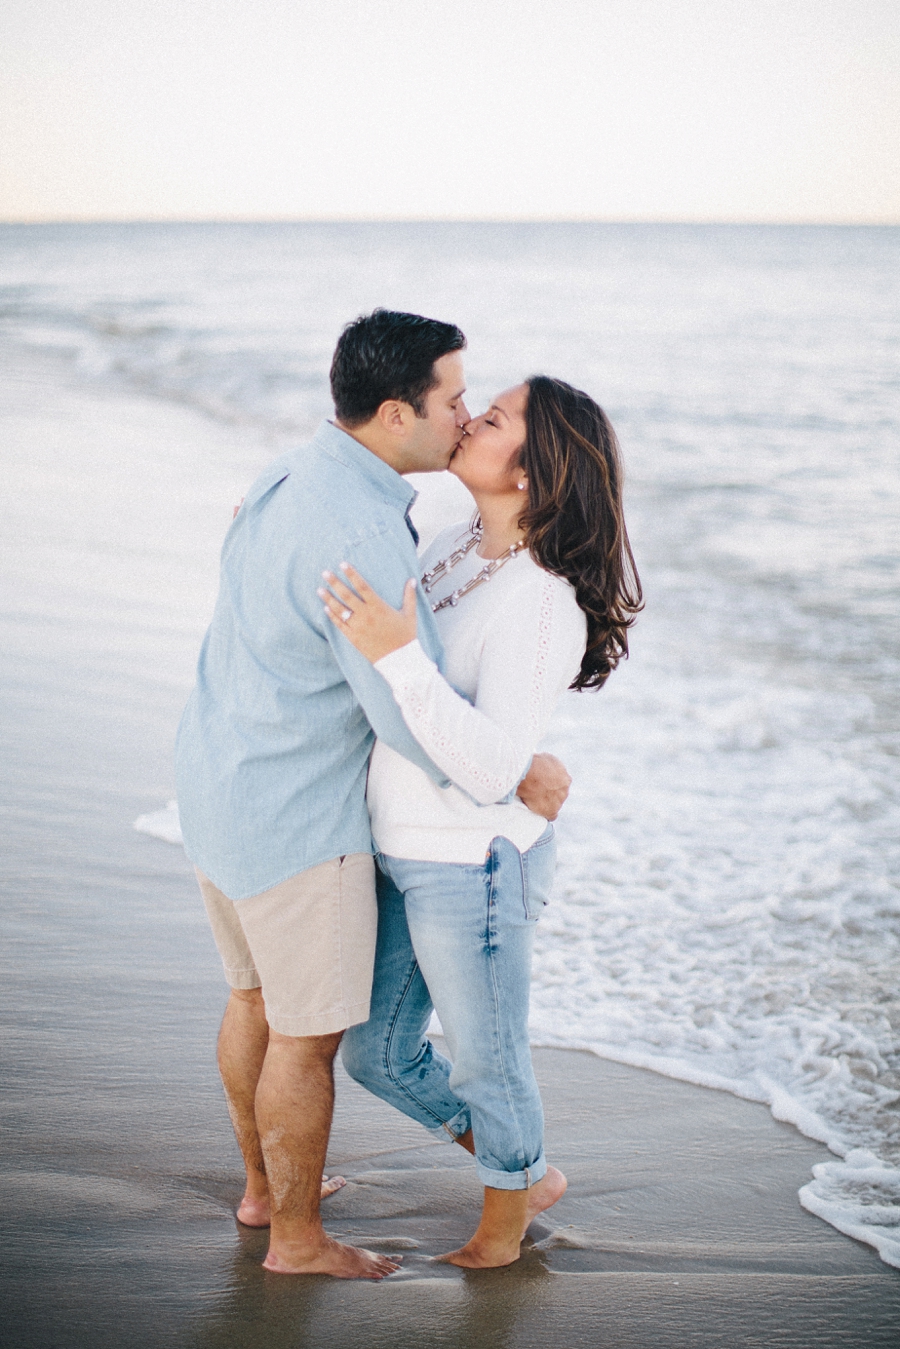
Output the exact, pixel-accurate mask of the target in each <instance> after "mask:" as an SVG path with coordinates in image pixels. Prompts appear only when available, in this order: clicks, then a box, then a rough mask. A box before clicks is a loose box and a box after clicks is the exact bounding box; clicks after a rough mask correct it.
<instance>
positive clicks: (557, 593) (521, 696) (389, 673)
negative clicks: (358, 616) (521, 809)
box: [375, 573, 586, 805]
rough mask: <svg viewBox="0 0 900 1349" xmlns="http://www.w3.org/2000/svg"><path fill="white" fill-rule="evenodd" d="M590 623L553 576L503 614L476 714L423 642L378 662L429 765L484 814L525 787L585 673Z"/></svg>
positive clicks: (486, 659) (482, 673)
mask: <svg viewBox="0 0 900 1349" xmlns="http://www.w3.org/2000/svg"><path fill="white" fill-rule="evenodd" d="M585 632H586V627H585V618H584V614H583V613H582V612H581V610H580V609H579V608H578V606H577V604H576V603H575V597H574V593H573V592H572V590H571V588H570V587H569V586H567V585H566V583H565V582H563V581H561V580H560V579H559V578H558V577H555V576H551V575H549V574H548V573H544V574H543V576H542V577H541V578H540V584H539V585H535V586H529V587H528V588H527V589H525V588H523V593H521V594H517V595H516V600H515V603H512V604H509V605H507V606H506V607H504V609H503V610H501V611H499V612H498V613H497V615H496V621H495V622H494V623H493V624H492V626H491V630H490V632H489V633H488V635H487V637H486V638H485V642H484V646H483V648H482V653H481V660H480V662H479V670H478V690H477V693H476V697H475V703H474V706H473V705H472V704H470V703H469V702H467V701H466V699H465V698H463V697H462V696H461V695H460V694H458V693H457V692H456V690H455V689H454V688H452V686H451V685H450V684H448V683H447V680H446V679H445V678H444V677H443V675H442V674H441V673H440V671H439V670H438V668H437V666H436V665H435V663H434V662H433V661H432V660H430V659H429V658H428V656H427V655H426V653H425V651H424V650H423V649H422V647H421V645H420V643H419V642H418V641H413V642H410V643H408V645H407V646H404V647H401V648H400V649H399V650H398V651H392V652H391V653H390V654H389V655H387V656H383V657H382V658H381V660H379V661H376V663H375V669H376V670H378V672H379V673H380V674H382V675H383V676H384V678H385V679H386V680H387V683H388V684H389V686H390V689H391V691H392V693H393V695H394V698H395V699H396V700H397V704H398V706H399V708H400V710H401V711H402V713H403V719H404V721H405V722H406V725H407V726H408V727H409V729H410V731H411V732H412V733H413V735H414V736H415V738H416V740H417V741H418V743H419V744H420V745H421V746H422V748H423V749H424V750H425V751H426V753H427V754H428V756H429V758H430V759H431V760H432V761H433V762H434V763H435V764H437V765H438V767H439V768H442V769H443V771H444V772H445V773H446V774H447V776H448V777H449V778H451V779H452V780H453V782H455V783H456V784H457V786H459V787H462V788H463V790H464V791H466V792H468V793H469V795H470V796H471V797H472V798H473V799H474V800H475V801H477V802H478V804H479V805H491V804H493V803H494V802H496V801H501V800H503V798H504V797H506V796H508V795H509V793H510V792H511V791H512V789H513V788H514V787H515V786H516V785H517V784H518V783H519V782H520V781H521V779H522V776H523V774H524V772H525V769H526V768H527V766H528V763H529V761H530V759H531V757H532V755H533V754H534V751H535V749H536V747H537V744H538V741H539V740H540V739H541V737H542V736H543V735H544V733H545V732H546V730H547V727H548V725H549V722H550V717H551V714H552V712H553V708H554V707H555V705H556V703H557V701H558V700H559V698H560V696H561V695H562V693H563V692H564V691H565V689H567V688H568V686H569V684H571V682H572V680H573V679H574V677H575V675H576V674H577V673H578V668H579V665H580V663H581V657H582V655H583V654H584V644H585Z"/></svg>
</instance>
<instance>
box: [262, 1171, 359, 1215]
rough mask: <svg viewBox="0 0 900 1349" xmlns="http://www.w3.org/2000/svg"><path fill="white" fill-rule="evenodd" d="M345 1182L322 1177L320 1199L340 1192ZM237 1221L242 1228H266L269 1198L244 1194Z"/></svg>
mask: <svg viewBox="0 0 900 1349" xmlns="http://www.w3.org/2000/svg"><path fill="white" fill-rule="evenodd" d="M346 1184H347V1182H346V1181H345V1180H344V1177H343V1176H331V1177H329V1176H325V1175H323V1176H322V1198H323V1199H327V1198H328V1196H329V1195H330V1194H336V1193H337V1192H338V1190H342V1189H343V1188H344V1186H345V1185H346ZM237 1220H238V1222H239V1223H241V1224H242V1226H244V1227H268V1226H269V1222H270V1215H269V1196H268V1195H264V1196H263V1197H262V1198H256V1197H255V1196H251V1195H249V1194H245V1195H244V1197H243V1199H242V1200H241V1202H240V1204H239V1206H238V1211H237Z"/></svg>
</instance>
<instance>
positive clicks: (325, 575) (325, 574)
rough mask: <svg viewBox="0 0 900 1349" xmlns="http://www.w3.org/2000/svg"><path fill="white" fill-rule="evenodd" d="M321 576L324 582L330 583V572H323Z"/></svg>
mask: <svg viewBox="0 0 900 1349" xmlns="http://www.w3.org/2000/svg"><path fill="white" fill-rule="evenodd" d="M322 575H323V576H324V577H325V580H326V581H330V580H331V572H330V571H323V572H322Z"/></svg>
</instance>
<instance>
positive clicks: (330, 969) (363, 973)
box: [197, 853, 378, 1035]
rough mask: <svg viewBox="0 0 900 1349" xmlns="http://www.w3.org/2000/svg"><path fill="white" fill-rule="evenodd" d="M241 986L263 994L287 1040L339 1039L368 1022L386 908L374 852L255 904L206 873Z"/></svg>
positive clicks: (287, 884)
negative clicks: (378, 895)
mask: <svg viewBox="0 0 900 1349" xmlns="http://www.w3.org/2000/svg"><path fill="white" fill-rule="evenodd" d="M197 879H198V880H199V882H200V890H201V893H202V895H203V902H204V903H205V905H206V911H207V913H208V914H209V920H210V922H211V923H212V930H213V936H214V937H215V939H216V945H217V946H218V948H219V955H220V956H221V957H222V964H223V965H224V966H225V978H226V979H227V980H228V982H229V984H230V985H231V987H232V988H261V989H262V995H263V1000H264V1002H265V1004H266V1020H267V1021H268V1023H269V1025H270V1026H271V1028H272V1030H274V1031H278V1032H279V1034H281V1035H331V1034H333V1033H334V1032H335V1031H340V1030H346V1029H347V1027H348V1026H355V1025H357V1024H358V1023H359V1022H361V1021H368V1019H369V998H370V996H371V992H372V970H373V967H374V963H375V935H376V932H377V928H378V907H377V904H376V900H375V864H374V859H373V858H372V857H370V855H369V854H368V853H350V854H349V855H348V856H347V857H335V858H333V859H332V860H331V861H330V862H322V863H320V865H319V866H317V867H310V868H309V870H308V871H301V872H298V874H297V875H296V876H290V877H289V878H288V879H287V880H286V881H282V882H281V884H280V885H276V886H273V888H272V889H271V890H264V891H263V893H262V894H261V895H253V896H251V898H250V899H239V900H233V899H229V898H228V897H227V895H223V894H222V891H221V890H219V889H217V888H216V886H214V885H213V883H212V881H210V880H208V879H207V877H206V876H204V875H203V873H202V872H200V871H198V872H197Z"/></svg>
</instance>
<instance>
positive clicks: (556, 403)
mask: <svg viewBox="0 0 900 1349" xmlns="http://www.w3.org/2000/svg"><path fill="white" fill-rule="evenodd" d="M526 383H527V385H528V408H527V411H526V414H525V422H526V427H527V432H526V436H525V444H524V446H523V447H522V456H521V463H522V467H523V468H524V469H525V472H526V473H527V475H528V509H527V510H526V511H525V512H524V513H523V515H522V516H521V517H520V520H519V524H520V526H521V527H522V529H523V530H524V533H525V539H526V542H527V544H528V547H529V549H530V550H531V554H532V556H533V557H534V559H535V561H536V562H537V563H538V564H539V565H540V566H542V567H543V568H544V570H545V571H549V572H553V573H554V575H556V576H562V577H565V579H566V580H567V581H569V582H570V583H571V585H572V586H573V588H574V590H575V597H576V599H577V601H578V605H579V607H580V608H581V609H582V610H583V611H584V613H585V615H586V617H587V649H586V650H585V653H584V658H583V660H582V662H581V669H580V670H579V672H578V675H577V677H576V678H575V680H574V681H573V683H572V685H571V687H572V688H573V689H599V688H601V687H602V686H603V685H604V684H605V683H606V681H607V679H608V678H609V676H610V674H611V673H612V671H613V670H614V669H615V668H616V666H617V665H618V663H619V661H620V660H622V659H623V658H625V659H627V657H628V629H629V628H630V627H631V625H632V623H633V622H634V617H635V614H637V613H638V611H639V610H640V609H642V608H643V595H642V592H641V582H640V578H639V576H638V573H637V567H636V566H635V563H634V557H633V555H632V552H631V544H630V543H629V542H628V533H627V530H626V529H625V518H624V515H623V513H622V460H621V455H620V453H619V443H618V441H617V439H616V433H615V431H614V430H613V428H612V426H611V425H610V422H609V418H608V417H607V416H606V413H605V412H604V411H603V409H602V408H601V407H598V405H597V404H596V403H595V402H594V400H593V398H590V397H589V396H588V395H587V394H586V393H582V392H581V391H580V390H579V389H573V388H572V386H571V384H565V383H564V382H563V381H562V380H561V379H551V378H550V377H549V376H548V375H534V376H532V378H531V379H529V380H527V381H526Z"/></svg>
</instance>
